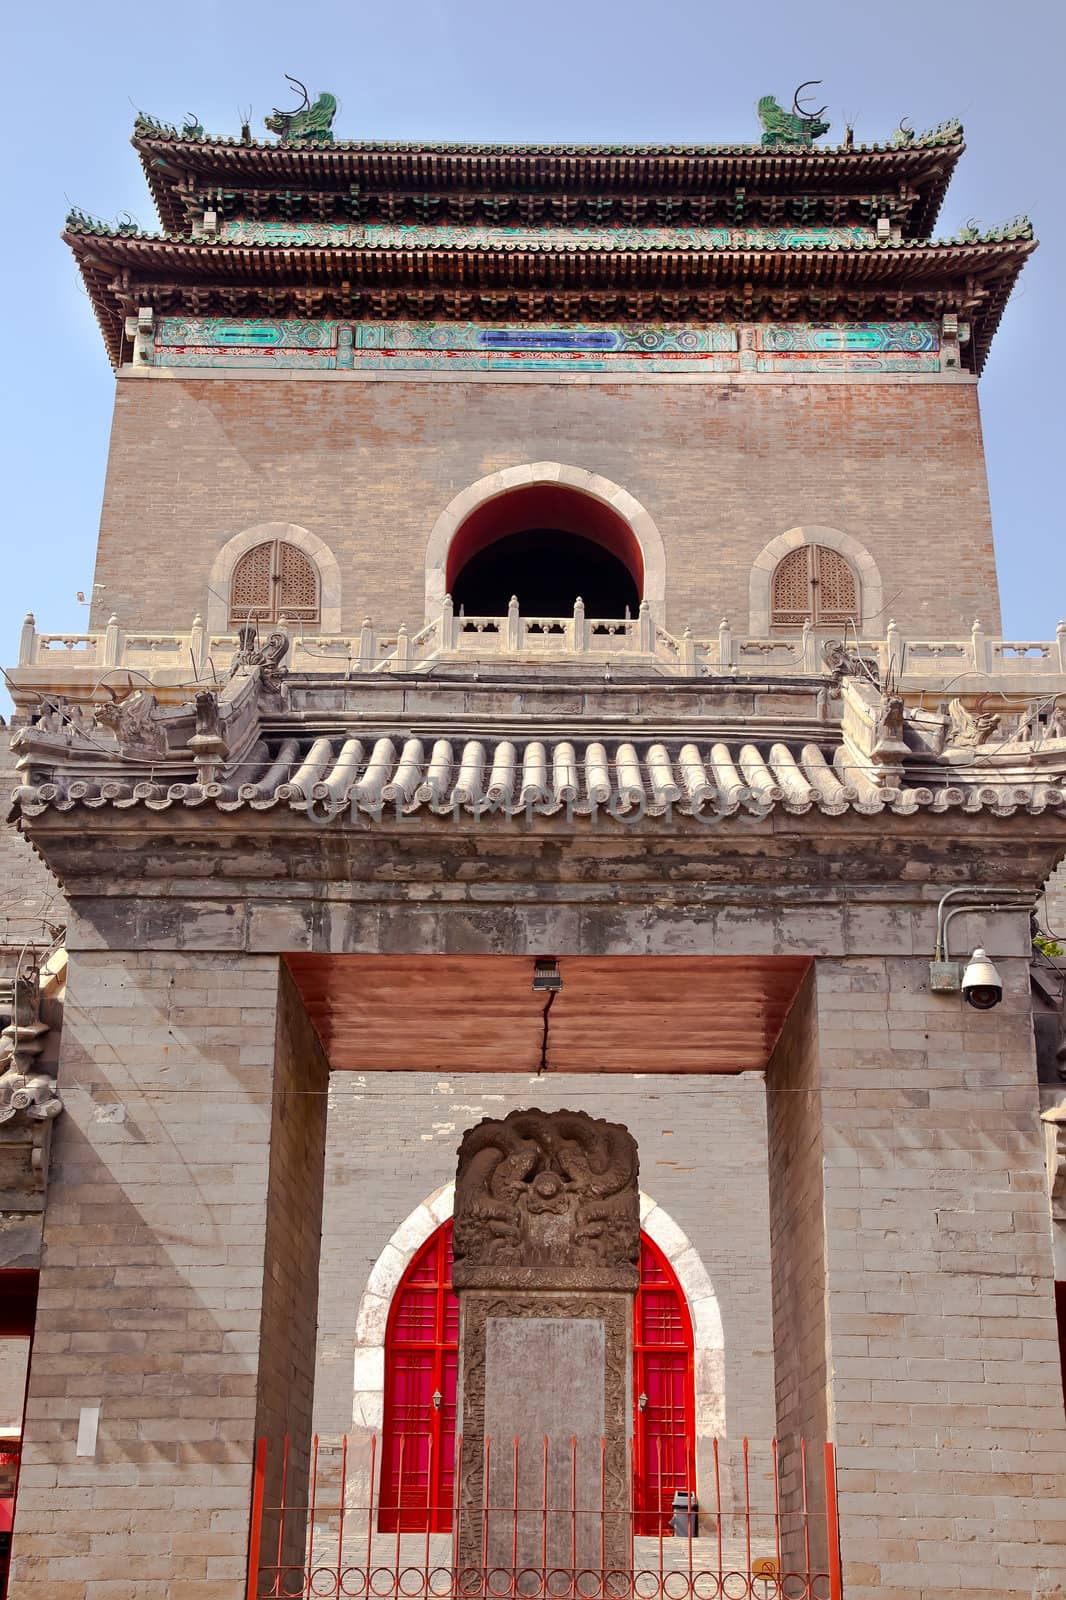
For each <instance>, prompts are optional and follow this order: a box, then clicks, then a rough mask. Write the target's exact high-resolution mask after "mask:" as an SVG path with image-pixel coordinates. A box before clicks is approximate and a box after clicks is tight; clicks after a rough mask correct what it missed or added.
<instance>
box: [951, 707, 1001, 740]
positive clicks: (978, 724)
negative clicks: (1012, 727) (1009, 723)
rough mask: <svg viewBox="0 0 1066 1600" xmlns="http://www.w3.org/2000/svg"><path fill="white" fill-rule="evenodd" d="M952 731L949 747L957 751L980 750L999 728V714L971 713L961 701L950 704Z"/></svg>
mask: <svg viewBox="0 0 1066 1600" xmlns="http://www.w3.org/2000/svg"><path fill="white" fill-rule="evenodd" d="M948 716H949V718H950V719H951V731H950V733H949V734H948V746H949V748H951V749H955V750H979V749H980V748H981V746H982V745H983V744H987V742H988V740H989V739H991V737H992V735H993V734H994V733H995V731H996V729H997V728H998V727H999V723H1000V718H999V714H998V713H997V712H995V711H974V712H970V711H968V710H967V709H966V707H965V705H963V703H962V701H961V700H959V699H955V700H951V701H949V703H948Z"/></svg>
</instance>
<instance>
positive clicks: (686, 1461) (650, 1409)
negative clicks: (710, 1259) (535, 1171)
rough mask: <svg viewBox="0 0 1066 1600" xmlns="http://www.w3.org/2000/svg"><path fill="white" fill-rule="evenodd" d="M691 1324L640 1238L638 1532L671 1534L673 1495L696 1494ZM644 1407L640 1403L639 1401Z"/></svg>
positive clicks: (663, 1268) (654, 1250) (659, 1257)
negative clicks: (642, 1400) (642, 1398)
mask: <svg viewBox="0 0 1066 1600" xmlns="http://www.w3.org/2000/svg"><path fill="white" fill-rule="evenodd" d="M693 1368H694V1358H693V1345H692V1318H691V1317H690V1316H689V1310H688V1306H687V1304H686V1302H685V1296H684V1294H683V1292H682V1289H681V1285H680V1284H679V1283H678V1281H677V1278H676V1276H675V1275H674V1271H673V1268H672V1267H671V1266H670V1263H669V1262H668V1261H667V1259H666V1257H665V1256H664V1255H663V1253H662V1251H661V1250H660V1249H659V1247H658V1245H655V1244H653V1243H652V1241H651V1240H650V1239H649V1238H648V1236H647V1234H645V1233H642V1234H641V1236H640V1287H639V1289H638V1290H637V1295H636V1300H635V1302H634V1306H633V1403H634V1408H635V1410H634V1419H633V1434H634V1441H635V1444H634V1454H635V1457H636V1477H635V1482H634V1485H633V1510H634V1512H635V1513H636V1520H635V1526H634V1531H635V1533H636V1534H637V1535H638V1537H639V1536H641V1535H644V1536H654V1535H658V1533H659V1531H660V1528H661V1530H662V1532H663V1533H669V1532H670V1517H671V1513H672V1502H673V1498H674V1493H675V1491H676V1490H678V1489H683V1490H685V1491H687V1492H689V1493H692V1492H694V1491H695V1488H696V1440H695V1432H696V1430H695V1421H696V1392H695V1390H696V1386H695V1378H694V1371H693ZM642 1396H643V1397H645V1398H644V1404H643V1405H641V1397H642Z"/></svg>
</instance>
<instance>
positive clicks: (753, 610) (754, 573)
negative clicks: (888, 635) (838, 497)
mask: <svg viewBox="0 0 1066 1600" xmlns="http://www.w3.org/2000/svg"><path fill="white" fill-rule="evenodd" d="M801 544H824V545H827V546H828V547H829V549H830V550H838V551H839V552H840V554H841V555H842V556H843V557H844V558H845V560H846V561H849V562H850V563H851V565H852V567H854V569H855V572H856V574H857V576H858V579H859V592H860V594H861V596H862V632H863V633H864V634H866V635H869V634H871V633H872V634H874V635H877V636H880V635H881V634H883V633H884V631H885V618H884V616H883V612H884V606H885V602H884V586H883V585H882V582H881V574H880V572H879V571H878V567H877V562H876V561H875V560H874V558H873V556H872V555H871V554H870V552H869V551H868V550H867V548H866V546H865V545H863V544H860V543H859V541H858V539H855V538H853V537H852V535H851V534H850V533H841V531H840V529H839V528H823V527H820V526H818V525H817V524H812V523H806V524H804V526H803V527H800V528H789V530H788V532H787V533H779V534H778V536H777V538H776V539H771V540H770V543H769V544H768V545H767V546H766V548H765V549H764V550H761V551H760V552H759V554H758V555H757V556H756V558H755V563H754V565H753V567H752V569H751V579H750V581H749V585H748V612H749V617H748V628H749V631H750V633H751V636H752V638H754V639H765V638H767V637H768V636H769V633H770V615H771V610H772V602H771V590H772V587H773V581H774V573H775V571H776V570H777V566H778V563H779V562H780V561H783V560H784V558H785V556H787V555H788V553H789V551H790V550H795V549H797V548H798V547H799V546H800V545H801Z"/></svg>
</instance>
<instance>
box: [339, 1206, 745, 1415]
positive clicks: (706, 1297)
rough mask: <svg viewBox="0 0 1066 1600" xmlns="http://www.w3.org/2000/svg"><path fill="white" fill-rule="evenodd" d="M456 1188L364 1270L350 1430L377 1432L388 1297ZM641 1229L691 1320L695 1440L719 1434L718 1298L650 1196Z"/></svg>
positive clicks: (685, 1241) (421, 1209) (448, 1209)
mask: <svg viewBox="0 0 1066 1600" xmlns="http://www.w3.org/2000/svg"><path fill="white" fill-rule="evenodd" d="M454 1197H455V1184H454V1183H446V1184H444V1185H443V1186H442V1187H441V1188H440V1189H437V1190H435V1191H434V1192H433V1194H431V1195H429V1196H428V1198H427V1199H425V1200H423V1201H422V1202H421V1203H420V1204H419V1205H417V1206H416V1207H415V1209H414V1210H413V1211H412V1212H411V1213H410V1215H409V1216H407V1217H405V1218H404V1220H403V1222H401V1224H400V1226H399V1227H398V1228H397V1229H396V1232H395V1233H394V1234H393V1235H392V1238H391V1239H390V1240H389V1242H388V1244H386V1246H385V1248H384V1249H383V1250H382V1252H381V1254H380V1255H379V1256H378V1258H377V1260H376V1261H375V1263H374V1265H373V1267H372V1268H371V1270H370V1274H369V1277H368V1278H367V1281H366V1287H365V1289H364V1291H363V1294H362V1297H361V1299H360V1301H359V1309H358V1312H357V1315H356V1320H355V1355H354V1371H353V1397H352V1425H353V1427H355V1428H365V1429H367V1430H368V1431H369V1432H372V1433H377V1432H379V1431H380V1429H381V1426H382V1422H383V1419H384V1397H385V1332H386V1324H387V1322H388V1315H389V1306H390V1304H391V1301H392V1297H393V1295H394V1294H395V1292H396V1289H397V1287H398V1285H399V1283H400V1280H401V1279H402V1277H403V1275H404V1273H405V1272H406V1270H407V1267H408V1265H409V1263H410V1262H411V1260H412V1258H413V1257H414V1255H415V1254H416V1252H417V1251H418V1250H419V1249H420V1247H421V1246H422V1245H423V1244H425V1242H426V1240H427V1239H428V1238H429V1237H430V1235H431V1234H433V1233H435V1232H436V1230H437V1229H438V1228H439V1227H440V1225H441V1223H442V1222H447V1221H448V1219H449V1217H450V1216H451V1215H452V1210H453V1206H454ZM640 1226H641V1229H642V1231H643V1232H644V1233H646V1234H647V1235H648V1237H649V1238H650V1239H651V1240H652V1242H653V1243H654V1244H656V1245H658V1247H659V1249H660V1250H661V1251H662V1253H663V1255H664V1256H665V1257H666V1259H667V1261H668V1262H669V1263H670V1266H671V1267H672V1268H673V1271H674V1273H675V1274H676V1276H677V1280H678V1282H679V1284H680V1285H681V1288H682V1290H683V1291H684V1294H685V1298H686V1300H687V1301H688V1307H689V1312H690V1314H691V1317H692V1338H693V1352H694V1358H695V1388H696V1435H697V1438H710V1437H713V1436H715V1435H717V1436H721V1435H723V1434H724V1433H725V1419H726V1397H725V1335H724V1332H723V1328H722V1314H721V1310H720V1308H719V1305H718V1297H717V1295H716V1294H715V1291H714V1285H713V1283H712V1282H711V1279H710V1276H709V1274H708V1272H707V1269H706V1268H705V1266H704V1265H703V1262H702V1260H701V1258H700V1256H699V1254H698V1252H697V1250H696V1248H695V1246H694V1245H693V1244H692V1241H691V1240H690V1239H689V1237H688V1235H687V1234H686V1233H684V1232H683V1230H682V1229H681V1228H679V1227H678V1225H677V1223H676V1222H675V1221H674V1219H673V1218H672V1217H671V1216H670V1214H669V1213H668V1212H666V1211H664V1210H663V1208H662V1206H660V1205H658V1204H657V1202H656V1201H655V1200H653V1199H652V1198H651V1196H650V1195H647V1194H645V1193H644V1192H643V1191H642V1192H641V1196H640Z"/></svg>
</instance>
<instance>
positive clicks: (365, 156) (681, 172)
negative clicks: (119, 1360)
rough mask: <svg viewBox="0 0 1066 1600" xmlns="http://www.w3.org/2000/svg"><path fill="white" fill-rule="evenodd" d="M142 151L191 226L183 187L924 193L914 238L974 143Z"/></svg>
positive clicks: (166, 201) (201, 146)
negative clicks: (902, 190)
mask: <svg viewBox="0 0 1066 1600" xmlns="http://www.w3.org/2000/svg"><path fill="white" fill-rule="evenodd" d="M132 143H133V146H134V148H135V150H136V151H137V153H138V156H139V157H140V160H141V164H142V166H143V168H144V172H145V177H146V179H147V181H148V185H149V188H150V190H151V193H152V199H153V201H154V203H155V205H156V209H157V211H158V213H159V217H160V220H161V222H162V223H163V226H164V228H166V229H167V230H168V231H175V230H177V229H179V228H181V227H183V226H184V225H185V219H186V215H187V211H186V205H185V198H186V191H185V186H187V185H191V186H192V187H194V188H196V187H206V186H212V187H223V188H225V187H228V186H235V187H241V186H244V187H248V186H256V187H270V186H272V185H274V184H277V185H278V186H279V187H281V188H284V189H299V190H303V191H311V192H314V191H319V192H321V191H331V190H338V189H347V188H349V187H351V186H352V185H353V184H354V185H357V186H359V187H360V188H367V187H377V188H381V189H386V190H390V191H393V192H410V191H418V192H424V193H427V194H432V193H434V192H436V193H441V192H448V191H450V190H456V189H475V190H480V191H485V192H489V193H493V194H500V195H503V194H521V193H529V192H530V191H535V190H546V191H548V192H552V193H566V192H573V193H577V194H581V193H589V192H595V193H597V194H604V195H611V194H626V193H636V194H649V193H650V194H660V195H663V196H666V195H675V194H678V193H686V192H691V193H713V192H715V191H716V190H721V191H722V192H724V193H730V194H731V193H732V192H734V191H735V190H736V188H738V187H745V186H747V187H750V188H754V189H755V190H757V191H759V192H761V193H766V194H794V193H797V192H803V191H805V190H806V191H809V192H811V193H814V194H826V193H836V192H840V193H853V192H855V191H856V190H858V189H861V188H864V187H872V188H874V189H875V190H878V191H884V192H887V193H892V192H895V191H898V190H899V189H900V188H901V187H906V188H908V189H910V190H912V191H914V192H916V193H918V194H919V196H920V203H919V205H918V207H917V208H916V211H915V230H916V232H917V233H918V235H919V236H920V237H925V236H927V235H928V233H929V232H930V231H931V229H932V227H933V225H934V223H935V221H936V217H937V214H938V212H939V210H940V207H941V204H942V202H943V199H944V194H945V192H946V190H947V186H948V184H949V182H950V180H951V175H952V173H953V171H954V169H955V165H956V163H957V161H958V159H959V157H960V156H961V154H962V152H963V150H964V148H965V146H964V144H963V136H962V129H961V127H959V126H958V124H949V125H947V126H946V127H945V128H944V129H943V130H932V131H931V132H930V133H929V134H926V135H922V136H921V137H920V138H919V139H916V140H915V141H914V142H913V143H911V144H904V145H898V146H897V145H892V144H883V145H879V144H873V145H857V146H853V147H851V148H848V147H846V146H843V145H841V146H836V147H832V146H827V147H820V146H817V145H815V146H811V147H809V148H804V147H796V148H794V149H783V150H766V149H763V148H762V147H761V146H760V145H758V144H727V145H695V144H693V145H606V144H604V145H599V144H595V145H591V144H548V145H508V144H472V143H471V144H465V143H416V142H390V141H378V140H346V141H340V142H337V143H336V144H331V145H325V146H321V145H310V144H293V145H282V144H274V143H267V142H257V141H254V140H253V141H248V142H240V141H237V140H229V139H216V138H190V137H188V136H185V137H183V136H182V135H181V134H179V133H177V132H170V131H168V130H162V129H158V128H151V129H147V128H139V129H138V130H136V131H135V132H134V135H133V139H132Z"/></svg>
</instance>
